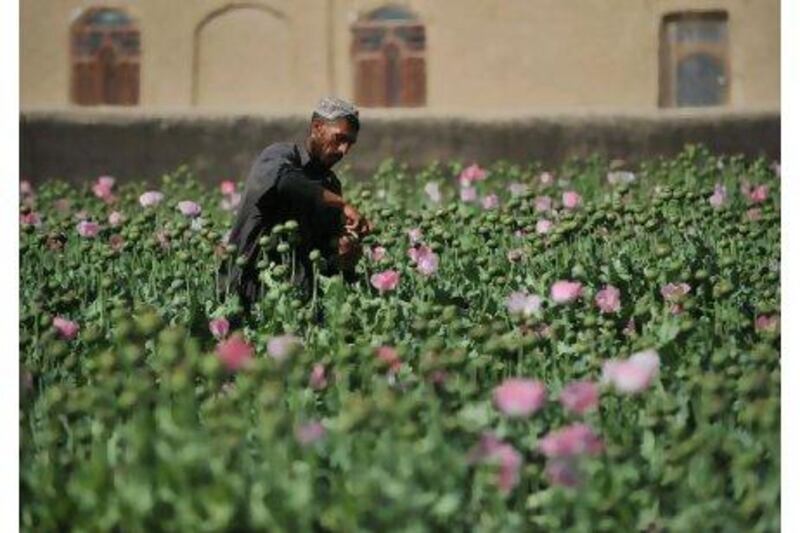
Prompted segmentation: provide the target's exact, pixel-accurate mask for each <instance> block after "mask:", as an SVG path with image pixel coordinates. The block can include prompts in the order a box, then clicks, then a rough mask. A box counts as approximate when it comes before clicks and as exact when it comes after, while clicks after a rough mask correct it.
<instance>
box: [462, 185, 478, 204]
mask: <svg viewBox="0 0 800 533" xmlns="http://www.w3.org/2000/svg"><path fill="white" fill-rule="evenodd" d="M459 197H460V198H461V201H462V202H467V203H470V202H475V201H477V200H478V189H476V188H475V187H461V190H460V191H459Z"/></svg>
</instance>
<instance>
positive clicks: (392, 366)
mask: <svg viewBox="0 0 800 533" xmlns="http://www.w3.org/2000/svg"><path fill="white" fill-rule="evenodd" d="M375 355H376V357H377V358H378V359H380V360H381V361H383V363H384V364H386V366H388V367H389V372H391V373H395V372H397V371H398V370H400V367H401V366H402V364H403V362H402V361H401V360H400V355H399V354H398V353H397V350H395V349H394V348H392V347H391V346H381V347H379V348H378V349H377V350H376V351H375Z"/></svg>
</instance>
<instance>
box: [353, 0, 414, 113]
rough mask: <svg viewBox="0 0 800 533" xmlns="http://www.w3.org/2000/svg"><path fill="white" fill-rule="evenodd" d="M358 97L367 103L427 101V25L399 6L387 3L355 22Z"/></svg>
mask: <svg viewBox="0 0 800 533" xmlns="http://www.w3.org/2000/svg"><path fill="white" fill-rule="evenodd" d="M352 31H353V47H352V55H353V63H354V67H355V101H356V103H357V104H358V105H361V106H364V107H414V106H423V105H425V99H426V75H425V26H423V24H422V23H421V22H420V21H419V19H418V18H417V16H416V15H414V14H413V13H411V11H409V10H408V9H406V8H404V7H400V6H384V7H381V8H378V9H376V10H374V11H371V12H370V13H367V15H365V16H364V17H362V18H361V19H360V20H359V21H358V22H356V23H355V24H354V25H353V28H352Z"/></svg>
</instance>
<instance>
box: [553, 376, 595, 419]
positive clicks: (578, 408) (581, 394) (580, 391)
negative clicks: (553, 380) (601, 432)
mask: <svg viewBox="0 0 800 533" xmlns="http://www.w3.org/2000/svg"><path fill="white" fill-rule="evenodd" d="M599 398H600V392H599V391H598V390H597V386H596V385H595V384H594V383H592V382H591V381H573V382H572V383H570V384H569V385H567V386H566V387H564V389H563V390H562V391H561V394H560V395H559V397H558V401H559V402H561V405H562V406H563V407H564V409H566V410H567V411H571V412H573V413H577V414H579V415H582V414H584V413H587V412H589V411H593V410H594V409H596V408H597V404H598V400H599Z"/></svg>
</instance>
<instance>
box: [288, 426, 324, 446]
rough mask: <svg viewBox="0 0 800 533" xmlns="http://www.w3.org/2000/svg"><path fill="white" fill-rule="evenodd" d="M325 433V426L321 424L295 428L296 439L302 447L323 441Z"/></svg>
mask: <svg viewBox="0 0 800 533" xmlns="http://www.w3.org/2000/svg"><path fill="white" fill-rule="evenodd" d="M325 433H326V430H325V426H323V425H322V424H321V423H320V422H307V423H305V424H301V425H299V426H297V427H296V428H295V430H294V438H295V439H296V440H297V442H298V443H300V445H301V446H308V445H310V444H314V443H315V442H318V441H320V440H322V439H323V438H324V437H325Z"/></svg>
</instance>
